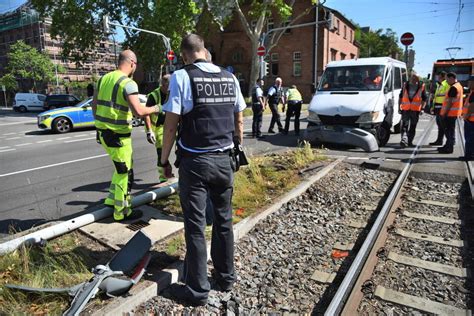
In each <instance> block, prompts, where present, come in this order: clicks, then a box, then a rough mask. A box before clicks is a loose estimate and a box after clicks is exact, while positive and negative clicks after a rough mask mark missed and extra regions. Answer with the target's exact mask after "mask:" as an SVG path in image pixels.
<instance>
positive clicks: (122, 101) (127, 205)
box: [92, 50, 160, 221]
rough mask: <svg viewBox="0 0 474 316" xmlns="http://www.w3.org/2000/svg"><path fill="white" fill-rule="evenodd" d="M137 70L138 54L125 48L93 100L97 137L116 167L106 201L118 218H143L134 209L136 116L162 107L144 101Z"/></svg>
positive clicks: (100, 84) (155, 111) (98, 87)
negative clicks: (148, 105)
mask: <svg viewBox="0 0 474 316" xmlns="http://www.w3.org/2000/svg"><path fill="white" fill-rule="evenodd" d="M136 69H137V57H136V56H135V54H134V53H133V52H132V51H131V50H124V51H123V52H122V53H120V56H119V65H118V69H117V70H115V71H112V72H110V73H108V74H106V75H104V76H103V77H102V78H100V79H99V82H98V83H97V89H96V92H95V95H94V100H93V103H92V111H93V114H94V118H95V126H96V128H97V140H98V141H99V142H100V143H101V145H102V147H104V149H105V151H106V152H107V154H108V155H109V156H110V159H111V160H112V162H113V163H114V167H115V172H114V174H113V176H112V182H111V184H110V188H109V195H108V197H107V199H106V200H105V204H106V205H108V206H111V207H113V208H114V219H115V220H116V221H121V220H124V219H134V218H139V217H141V213H140V212H139V211H137V212H133V213H134V214H133V215H132V209H131V196H130V192H131V186H132V183H133V165H132V138H131V132H132V118H133V115H134V114H135V115H136V116H145V115H149V114H152V113H157V112H159V110H160V108H159V107H152V108H147V107H145V106H143V105H141V104H140V100H139V99H138V86H137V84H136V83H135V81H133V80H132V79H131V78H130V77H131V76H132V75H133V73H134V72H135V70H136Z"/></svg>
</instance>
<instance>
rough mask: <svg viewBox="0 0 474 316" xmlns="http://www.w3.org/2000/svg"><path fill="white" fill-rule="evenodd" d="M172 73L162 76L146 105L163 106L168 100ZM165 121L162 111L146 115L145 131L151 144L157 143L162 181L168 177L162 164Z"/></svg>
mask: <svg viewBox="0 0 474 316" xmlns="http://www.w3.org/2000/svg"><path fill="white" fill-rule="evenodd" d="M169 81H170V75H164V76H163V77H162V78H161V84H160V86H159V87H158V88H156V89H155V90H153V91H152V92H150V94H148V99H147V101H146V106H147V107H150V106H159V107H160V109H161V106H162V105H163V104H164V103H165V102H166V99H167V97H168V87H169ZM164 122H165V113H164V112H163V111H160V113H157V114H152V115H150V116H147V117H145V131H146V139H147V141H148V142H149V143H150V144H155V147H156V155H157V156H158V160H157V163H156V165H157V169H158V181H159V182H160V183H162V182H166V181H167V180H168V179H167V178H166V177H165V173H164V169H163V167H161V166H160V159H161V148H162V147H163V124H164Z"/></svg>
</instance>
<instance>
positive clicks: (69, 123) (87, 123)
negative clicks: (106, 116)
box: [38, 94, 147, 133]
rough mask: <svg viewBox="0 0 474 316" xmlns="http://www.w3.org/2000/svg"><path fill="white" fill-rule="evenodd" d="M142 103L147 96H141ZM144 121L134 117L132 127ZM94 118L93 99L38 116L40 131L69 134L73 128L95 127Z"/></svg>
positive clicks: (144, 102)
mask: <svg viewBox="0 0 474 316" xmlns="http://www.w3.org/2000/svg"><path fill="white" fill-rule="evenodd" d="M139 99H140V103H142V104H143V105H145V104H146V100H147V97H146V95H143V94H140V95H139ZM142 124H143V119H142V118H138V117H133V120H132V126H134V127H136V126H140V125H142ZM93 126H94V116H93V114H92V98H89V99H87V100H85V101H82V102H80V103H78V104H77V105H75V106H69V107H65V108H60V109H54V110H49V111H46V112H42V113H40V114H39V115H38V127H39V128H40V129H45V130H46V129H47V130H53V131H54V132H56V133H68V132H70V131H71V130H72V129H73V128H83V127H93Z"/></svg>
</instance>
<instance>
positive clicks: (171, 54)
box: [166, 50, 174, 60]
mask: <svg viewBox="0 0 474 316" xmlns="http://www.w3.org/2000/svg"><path fill="white" fill-rule="evenodd" d="M166 58H168V60H174V52H173V51H172V50H170V51H169V52H168V53H167V54H166Z"/></svg>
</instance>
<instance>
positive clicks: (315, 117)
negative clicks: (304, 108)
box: [308, 111, 321, 124]
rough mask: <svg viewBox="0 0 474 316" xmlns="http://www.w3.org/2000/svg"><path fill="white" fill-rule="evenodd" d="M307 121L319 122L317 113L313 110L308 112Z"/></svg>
mask: <svg viewBox="0 0 474 316" xmlns="http://www.w3.org/2000/svg"><path fill="white" fill-rule="evenodd" d="M308 121H309V122H311V123H314V124H321V120H320V119H319V116H318V114H316V112H313V111H309V112H308Z"/></svg>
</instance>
